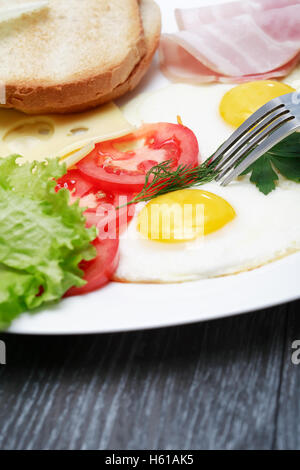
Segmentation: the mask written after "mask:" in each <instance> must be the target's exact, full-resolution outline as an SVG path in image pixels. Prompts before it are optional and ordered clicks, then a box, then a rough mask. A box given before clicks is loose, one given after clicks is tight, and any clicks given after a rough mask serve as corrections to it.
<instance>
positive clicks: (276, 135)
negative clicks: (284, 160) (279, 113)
mask: <svg viewBox="0 0 300 470" xmlns="http://www.w3.org/2000/svg"><path fill="white" fill-rule="evenodd" d="M298 128H299V125H298V124H297V121H296V120H292V121H291V120H290V121H288V122H287V123H285V124H284V125H283V126H281V127H279V129H277V130H275V131H274V132H272V134H271V135H269V136H268V137H267V138H266V139H265V140H264V142H262V143H261V144H260V145H259V146H257V147H256V148H255V149H254V150H253V151H252V152H251V153H250V154H249V155H248V157H246V158H245V160H243V161H242V162H241V163H240V165H238V166H237V167H236V168H234V169H233V170H232V171H231V172H230V174H229V175H228V174H227V177H226V178H225V179H223V181H222V183H221V184H222V186H226V185H227V184H229V183H230V182H231V181H232V180H233V179H234V178H236V177H237V176H239V175H240V174H241V173H243V171H245V170H246V169H247V168H248V167H249V166H250V165H252V163H254V162H255V161H256V160H258V159H259V158H260V157H261V156H262V155H264V154H265V153H266V152H268V151H269V150H270V149H271V148H273V147H274V145H276V144H278V142H280V141H281V140H283V139H284V138H286V137H288V136H289V135H291V134H293V132H295V131H296V130H297V129H298Z"/></svg>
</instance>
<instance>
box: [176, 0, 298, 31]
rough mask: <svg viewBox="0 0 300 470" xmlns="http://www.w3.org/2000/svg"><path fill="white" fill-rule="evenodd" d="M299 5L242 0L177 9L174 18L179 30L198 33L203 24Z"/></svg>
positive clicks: (291, 1) (280, 0) (276, 0)
mask: <svg viewBox="0 0 300 470" xmlns="http://www.w3.org/2000/svg"><path fill="white" fill-rule="evenodd" d="M299 3H300V1H299V0H249V1H245V0H243V1H240V2H229V3H221V4H220V5H209V6H204V7H198V8H177V9H176V10H175V16H176V20H177V24H178V27H179V29H181V30H187V31H194V32H195V33H198V31H199V29H200V28H201V26H202V25H204V24H211V23H215V22H217V21H221V20H224V19H228V18H233V17H235V16H240V15H243V14H253V13H255V12H259V11H267V10H273V9H277V8H284V7H287V6H292V5H298V4H299Z"/></svg>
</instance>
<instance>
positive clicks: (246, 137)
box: [215, 107, 289, 170]
mask: <svg viewBox="0 0 300 470" xmlns="http://www.w3.org/2000/svg"><path fill="white" fill-rule="evenodd" d="M288 113H289V110H288V109H286V108H285V107H283V108H279V109H277V111H275V113H272V114H271V115H268V116H267V117H265V118H264V119H263V120H262V121H261V122H260V123H259V124H258V125H257V126H256V127H254V128H252V129H251V131H250V132H248V133H246V134H245V135H244V137H242V139H240V140H239V141H238V142H237V143H236V144H235V145H234V146H233V147H232V148H231V149H230V151H229V152H228V154H227V155H226V156H224V157H223V158H222V159H221V161H220V162H219V163H218V164H217V165H216V167H215V170H221V169H222V168H223V167H225V166H227V165H226V164H227V162H228V161H229V160H231V159H232V157H233V156H234V155H235V154H236V152H239V151H240V150H241V149H242V148H243V147H244V146H245V145H246V144H247V143H248V142H249V141H250V140H251V139H252V138H253V137H255V136H256V135H257V134H259V133H260V132H261V131H262V130H263V129H264V128H265V127H267V126H269V125H270V124H272V123H273V122H274V121H275V120H276V119H277V120H278V118H280V117H281V116H283V115H285V114H288Z"/></svg>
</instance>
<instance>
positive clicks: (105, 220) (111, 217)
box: [84, 194, 135, 240]
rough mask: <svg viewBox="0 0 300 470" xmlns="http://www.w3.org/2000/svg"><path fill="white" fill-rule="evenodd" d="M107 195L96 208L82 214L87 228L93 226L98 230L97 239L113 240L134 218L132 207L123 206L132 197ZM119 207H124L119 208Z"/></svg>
mask: <svg viewBox="0 0 300 470" xmlns="http://www.w3.org/2000/svg"><path fill="white" fill-rule="evenodd" d="M111 196H112V195H109V197H108V198H106V199H104V200H102V201H101V202H99V203H98V205H97V207H96V208H90V209H87V210H86V211H85V212H84V215H85V217H86V221H87V226H88V227H91V226H92V225H95V226H96V227H97V229H98V238H99V239H100V240H105V239H107V238H110V239H114V238H116V237H118V236H119V235H120V234H121V233H123V232H124V231H125V229H126V227H127V225H128V224H129V222H130V221H131V219H132V218H133V216H134V211H135V209H134V205H130V206H125V204H126V203H127V202H129V201H130V200H131V199H132V197H133V196H132V195H130V196H129V195H119V194H118V195H114V196H112V199H111ZM119 206H124V207H120V209H118V207H119Z"/></svg>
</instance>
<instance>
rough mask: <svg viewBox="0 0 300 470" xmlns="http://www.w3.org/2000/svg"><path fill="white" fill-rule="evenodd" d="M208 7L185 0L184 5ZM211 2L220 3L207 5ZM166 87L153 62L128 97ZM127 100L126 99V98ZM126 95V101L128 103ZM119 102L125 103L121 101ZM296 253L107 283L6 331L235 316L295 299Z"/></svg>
mask: <svg viewBox="0 0 300 470" xmlns="http://www.w3.org/2000/svg"><path fill="white" fill-rule="evenodd" d="M158 3H159V4H160V6H161V8H162V14H163V30H164V31H172V30H175V29H176V24H175V20H174V15H173V9H174V8H175V7H178V6H183V7H186V6H187V2H186V1H183V0H160V1H159V2H158ZM201 3H202V4H205V3H209V2H208V1H204V0H203V1H202V2H201V1H200V0H189V2H188V6H191V7H192V6H195V5H200V4H201ZM210 3H219V2H216V1H214V0H211V2H210ZM166 84H168V81H167V80H166V79H165V78H164V77H163V76H162V75H161V74H160V72H159V71H158V68H157V59H156V60H155V61H154V63H153V65H152V67H151V70H150V72H149V73H148V76H147V77H146V79H145V80H144V81H143V83H142V85H141V86H140V87H139V88H138V90H136V91H135V92H134V93H132V94H131V97H132V96H135V95H136V94H137V93H141V92H143V91H148V90H151V89H158V88H161V87H162V86H164V85H166ZM131 97H130V98H131ZM128 99H129V98H128V96H127V97H126V100H128ZM123 102H124V100H123ZM299 279H300V253H297V254H294V255H291V256H288V257H287V258H284V259H282V260H280V261H277V262H274V263H271V264H269V265H267V266H264V267H262V268H260V269H256V270H254V271H250V272H246V273H243V274H239V275H235V276H228V277H222V278H217V279H208V280H204V281H195V282H190V283H183V284H170V285H147V284H118V283H111V284H109V285H108V286H107V287H105V288H103V289H101V290H99V291H97V292H94V293H92V294H89V295H86V296H81V297H73V298H70V299H66V300H63V301H61V302H60V303H58V304H57V305H56V306H54V307H52V308H47V309H43V310H42V311H41V312H40V313H37V314H34V315H27V314H24V315H22V316H21V317H20V318H19V319H18V320H16V321H15V322H14V323H13V325H12V326H11V328H10V329H9V331H10V332H12V333H19V334H76V333H78V334H82V333H107V332H116V331H128V330H139V329H146V328H157V327H163V326H171V325H178V324H185V323H192V322H199V321H204V320H213V319H216V318H221V317H226V316H230V315H237V314H241V313H245V312H250V311H253V310H257V309H262V308H266V307H270V306H272V305H276V304H280V303H284V302H288V301H291V300H295V299H297V298H299V297H300V287H299Z"/></svg>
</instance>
